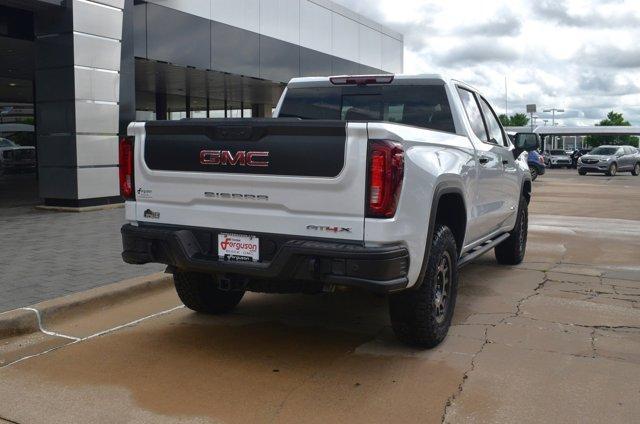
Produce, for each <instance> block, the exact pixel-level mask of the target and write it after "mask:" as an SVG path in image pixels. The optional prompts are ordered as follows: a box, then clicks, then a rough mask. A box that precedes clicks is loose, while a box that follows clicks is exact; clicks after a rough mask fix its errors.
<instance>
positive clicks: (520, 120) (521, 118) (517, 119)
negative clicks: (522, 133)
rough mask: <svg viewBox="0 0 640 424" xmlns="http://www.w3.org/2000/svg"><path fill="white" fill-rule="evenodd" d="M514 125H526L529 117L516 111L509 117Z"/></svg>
mask: <svg viewBox="0 0 640 424" xmlns="http://www.w3.org/2000/svg"><path fill="white" fill-rule="evenodd" d="M509 121H510V122H511V126H512V127H524V126H526V125H527V124H529V117H528V116H527V115H525V114H524V113H516V114H515V115H512V116H511V118H509Z"/></svg>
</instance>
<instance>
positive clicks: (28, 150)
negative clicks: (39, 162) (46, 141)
mask: <svg viewBox="0 0 640 424" xmlns="http://www.w3.org/2000/svg"><path fill="white" fill-rule="evenodd" d="M35 168H36V148H35V147H33V146H20V145H19V144H16V143H14V142H13V141H11V140H9V139H8V138H0V175H2V174H4V173H5V172H7V171H22V170H30V171H31V170H35Z"/></svg>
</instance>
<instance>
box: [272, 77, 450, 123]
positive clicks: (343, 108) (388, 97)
mask: <svg viewBox="0 0 640 424" xmlns="http://www.w3.org/2000/svg"><path fill="white" fill-rule="evenodd" d="M279 116H280V117H281V118H300V119H340V120H344V121H387V122H395V123H398V124H406V125H413V126H416V127H422V128H429V129H432V130H438V131H446V132H451V133H453V132H455V125H454V123H453V117H452V115H451V109H450V108H449V100H448V99H447V93H446V92H445V89H444V86H441V85H413V86H409V85H386V86H377V85H376V86H362V87H359V86H339V87H316V88H289V89H288V90H287V94H286V96H285V98H284V101H283V102H282V107H281V108H280V115H279Z"/></svg>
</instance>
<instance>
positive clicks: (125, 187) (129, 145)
mask: <svg viewBox="0 0 640 424" xmlns="http://www.w3.org/2000/svg"><path fill="white" fill-rule="evenodd" d="M118 151H119V158H120V195H121V196H122V197H124V199H125V200H133V199H134V198H135V191H134V188H133V137H122V138H120V145H119V150H118Z"/></svg>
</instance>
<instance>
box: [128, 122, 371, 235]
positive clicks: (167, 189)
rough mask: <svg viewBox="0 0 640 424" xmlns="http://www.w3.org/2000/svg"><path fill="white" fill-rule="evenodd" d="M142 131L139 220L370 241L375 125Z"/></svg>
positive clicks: (190, 125) (179, 126)
mask: <svg viewBox="0 0 640 424" xmlns="http://www.w3.org/2000/svg"><path fill="white" fill-rule="evenodd" d="M136 135H137V138H136V145H135V189H136V211H135V215H136V220H137V221H143V222H144V221H147V222H153V223H163V224H175V225H183V226H192V227H204V228H214V229H222V230H229V231H237V232H242V233H253V232H256V233H274V234H289V235H296V236H305V237H323V238H335V239H346V240H363V226H364V205H365V199H364V198H365V184H366V157H367V153H366V152H367V130H366V124H363V123H362V124H349V125H348V126H347V124H346V123H345V122H344V121H300V120H289V119H206V120H198V119H194V120H182V121H155V122H148V123H146V125H145V128H144V132H139V133H137V134H136Z"/></svg>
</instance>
